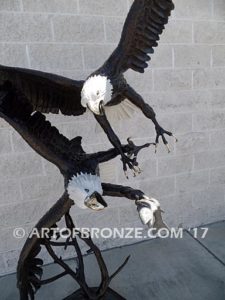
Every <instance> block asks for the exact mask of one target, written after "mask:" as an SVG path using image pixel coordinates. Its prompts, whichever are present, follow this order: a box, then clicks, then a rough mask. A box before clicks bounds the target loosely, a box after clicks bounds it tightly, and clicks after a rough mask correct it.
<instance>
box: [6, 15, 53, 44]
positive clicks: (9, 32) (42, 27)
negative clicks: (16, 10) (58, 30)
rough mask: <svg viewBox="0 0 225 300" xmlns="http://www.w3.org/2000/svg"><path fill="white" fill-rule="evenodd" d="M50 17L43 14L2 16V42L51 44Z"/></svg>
mask: <svg viewBox="0 0 225 300" xmlns="http://www.w3.org/2000/svg"><path fill="white" fill-rule="evenodd" d="M51 40H52V33H51V26H50V17H49V16H48V15H41V14H29V15H28V14H13V13H7V14H4V13H1V14H0V41H5V42H49V41H51Z"/></svg>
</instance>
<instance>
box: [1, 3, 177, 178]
mask: <svg viewBox="0 0 225 300" xmlns="http://www.w3.org/2000/svg"><path fill="white" fill-rule="evenodd" d="M173 9H174V4H173V2H172V0H135V1H134V2H133V5H132V6H131V9H130V11H129V13H128V16H127V19H126V22H125V25H124V28H123V31H122V35H121V39H120V42H119V44H118V46H117V48H116V49H115V50H114V52H113V53H112V54H111V56H110V57H109V58H108V59H107V61H106V62H105V63H104V64H103V65H102V66H101V67H100V68H99V69H98V70H96V71H95V72H93V73H92V74H91V75H90V76H88V78H87V80H86V81H75V80H71V79H67V78H64V77H60V76H57V75H53V74H48V73H43V72H38V71H33V70H27V69H20V68H11V67H5V66H0V84H1V83H2V84H3V83H5V82H9V83H11V84H12V85H13V86H14V87H15V88H17V89H19V90H21V91H22V92H23V93H24V94H25V96H26V97H27V99H28V100H29V101H30V104H31V105H32V106H33V109H34V110H36V111H39V112H42V113H56V114H58V113H59V112H61V113H62V114H64V115H73V116H78V115H82V114H84V113H85V112H86V111H87V110H90V111H91V112H92V113H93V114H94V117H95V119H96V120H97V122H98V123H99V124H100V126H101V127H102V128H103V130H104V132H105V133H106V135H107V137H108V139H109V141H110V142H111V143H112V145H113V146H114V147H115V148H116V149H117V150H118V151H119V153H120V155H121V160H122V163H123V170H124V172H125V173H126V172H127V168H128V167H129V168H130V169H132V170H134V171H135V172H138V168H137V162H136V161H134V160H132V159H131V158H129V157H128V156H127V155H126V154H125V153H124V151H123V149H122V145H121V142H120V140H119V138H118V137H117V135H116V134H115V133H114V131H113V129H112V127H111V124H110V123H111V119H110V118H108V114H109V112H110V111H111V112H112V111H116V112H118V114H114V118H115V119H116V118H117V117H118V116H119V117H120V118H121V116H122V118H124V117H126V116H129V114H130V111H131V110H132V109H133V108H134V107H135V108H138V109H139V110H141V111H142V112H143V114H144V115H145V116H146V117H147V118H149V119H151V120H152V122H153V124H154V125H155V130H156V145H158V143H159V138H160V137H161V138H162V140H163V143H164V144H165V145H166V146H167V147H168V142H167V140H166V138H165V135H168V136H173V134H172V133H171V132H169V131H166V130H164V129H163V128H162V127H161V126H160V125H159V123H158V121H157V119H156V115H155V112H154V110H153V108H152V107H151V106H150V105H148V104H147V103H146V102H145V101H144V100H143V98H142V97H141V96H140V95H139V94H138V93H137V92H136V91H135V90H134V89H133V88H132V87H131V86H130V85H129V84H128V83H127V81H126V79H125V78H124V75H123V74H124V73H125V72H126V71H127V70H129V69H131V70H134V71H136V72H139V73H144V71H145V68H147V67H148V62H149V61H150V59H151V56H150V55H151V54H153V53H154V47H157V46H158V43H157V41H158V40H159V37H160V35H161V34H162V32H163V30H164V28H165V25H166V24H167V23H168V19H169V16H170V15H171V11H172V10H173ZM109 120H110V122H109ZM112 121H113V120H112ZM115 121H117V120H115ZM126 174H127V173H126Z"/></svg>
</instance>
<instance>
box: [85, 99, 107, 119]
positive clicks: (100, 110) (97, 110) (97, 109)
mask: <svg viewBox="0 0 225 300" xmlns="http://www.w3.org/2000/svg"><path fill="white" fill-rule="evenodd" d="M87 108H88V109H89V110H90V111H91V112H92V113H94V114H95V115H100V116H103V115H104V114H105V111H104V101H103V100H101V101H100V102H99V104H98V105H94V106H93V105H91V104H90V103H87Z"/></svg>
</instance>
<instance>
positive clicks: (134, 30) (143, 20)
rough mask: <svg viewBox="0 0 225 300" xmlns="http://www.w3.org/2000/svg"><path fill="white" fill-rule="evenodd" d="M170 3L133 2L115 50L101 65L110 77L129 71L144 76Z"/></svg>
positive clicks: (163, 0)
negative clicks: (131, 70)
mask: <svg viewBox="0 0 225 300" xmlns="http://www.w3.org/2000/svg"><path fill="white" fill-rule="evenodd" d="M173 9H174V4H173V2H172V0H135V1H134V3H133V5H132V6H131V9H130V11H129V14H128V16H127V19H126V22H125V24H124V28H123V31H122V35H121V39H120V42H119V45H118V47H117V48H116V49H115V51H114V52H113V53H112V55H111V56H110V58H109V59H108V60H107V61H106V63H105V64H104V67H105V69H106V70H110V71H109V72H110V73H111V74H112V75H115V74H116V73H124V72H125V71H127V70H128V69H133V70H134V71H137V72H140V73H144V70H145V68H147V67H148V62H149V61H150V56H149V54H153V53H154V49H153V48H154V47H157V46H158V43H157V41H159V39H160V35H161V34H162V32H163V30H164V28H165V25H166V24H167V23H168V19H169V16H170V14H171V11H172V10H173Z"/></svg>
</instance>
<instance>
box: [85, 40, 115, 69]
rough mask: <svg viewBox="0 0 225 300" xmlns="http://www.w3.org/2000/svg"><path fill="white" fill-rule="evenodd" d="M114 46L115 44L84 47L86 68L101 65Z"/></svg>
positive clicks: (96, 67)
mask: <svg viewBox="0 0 225 300" xmlns="http://www.w3.org/2000/svg"><path fill="white" fill-rule="evenodd" d="M114 48H115V46H114V45H113V46H111V45H85V46H84V47H83V53H84V66H85V68H86V69H92V70H93V69H98V68H99V67H101V66H102V65H103V63H104V62H105V61H106V60H107V59H108V58H109V56H110V55H111V53H112V52H113V50H114Z"/></svg>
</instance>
